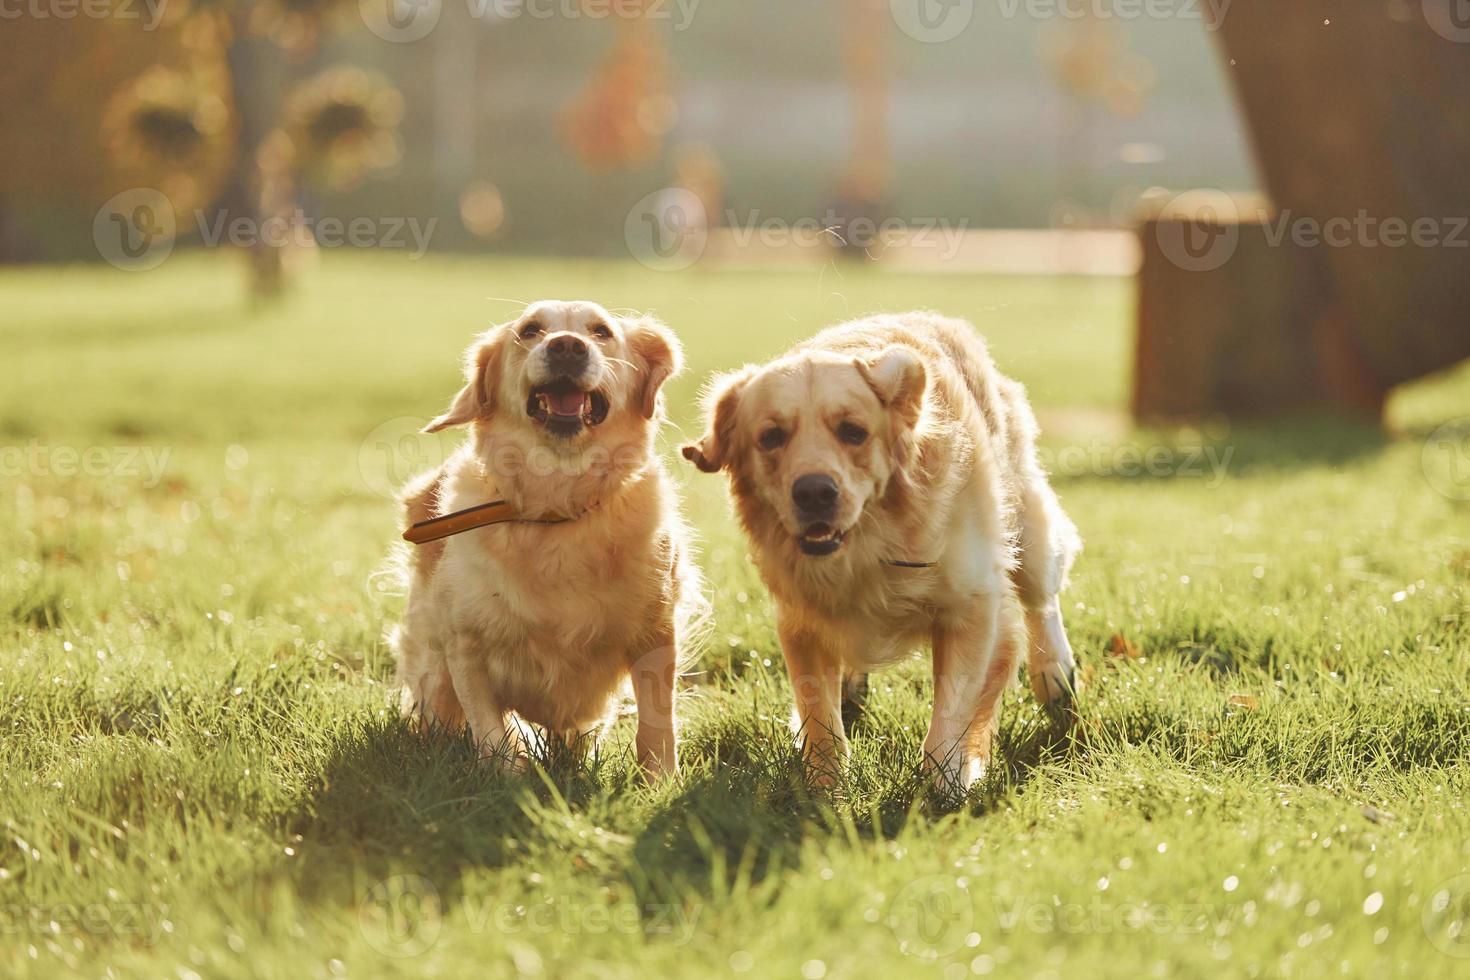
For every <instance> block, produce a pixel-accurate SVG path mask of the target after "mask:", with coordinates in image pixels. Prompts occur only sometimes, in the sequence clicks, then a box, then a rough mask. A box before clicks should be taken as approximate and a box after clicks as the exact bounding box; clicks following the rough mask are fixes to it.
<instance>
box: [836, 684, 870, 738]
mask: <svg viewBox="0 0 1470 980" xmlns="http://www.w3.org/2000/svg"><path fill="white" fill-rule="evenodd" d="M867 709H868V675H867V674H865V673H864V674H858V673H854V672H852V671H846V672H844V673H843V675H842V727H843V728H845V729H846V730H847V731H852V730H853V726H855V725H856V724H857V723H858V722H859V721H861V720H862V717H863V712H865V711H867Z"/></svg>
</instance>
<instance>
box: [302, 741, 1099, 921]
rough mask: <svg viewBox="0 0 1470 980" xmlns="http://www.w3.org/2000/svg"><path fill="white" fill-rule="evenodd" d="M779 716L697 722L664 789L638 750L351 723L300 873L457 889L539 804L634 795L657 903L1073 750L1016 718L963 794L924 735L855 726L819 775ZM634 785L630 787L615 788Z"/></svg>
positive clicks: (942, 806)
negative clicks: (851, 753) (520, 752)
mask: <svg viewBox="0 0 1470 980" xmlns="http://www.w3.org/2000/svg"><path fill="white" fill-rule="evenodd" d="M772 727H773V729H774V730H772V731H765V730H759V731H758V730H757V729H761V728H762V724H761V723H759V722H755V721H748V720H744V719H740V718H725V719H723V720H722V722H721V723H719V724H717V725H713V726H699V727H697V728H696V729H695V730H694V731H692V732H690V733H689V734H688V737H687V738H686V741H685V744H684V746H683V749H682V752H683V754H684V761H685V767H684V775H683V776H682V777H681V778H680V780H679V782H678V783H677V784H675V785H674V786H673V787H672V788H670V789H668V790H658V789H648V788H646V787H644V785H643V784H642V782H641V778H640V776H639V775H638V773H637V772H636V768H635V767H634V766H632V765H631V760H630V759H629V760H623V759H621V758H620V757H619V758H614V759H611V760H609V759H607V758H602V759H597V758H592V759H582V760H578V759H574V758H561V759H558V758H554V757H553V758H550V759H547V758H544V757H543V758H542V759H541V760H540V765H538V766H537V767H536V768H535V769H533V770H532V771H529V772H516V773H501V772H497V771H494V770H493V769H490V768H487V767H486V766H484V765H482V764H480V763H479V762H477V759H476V752H475V750H474V748H473V747H472V746H471V745H470V744H469V742H468V741H467V740H466V739H465V738H464V737H462V736H455V735H450V734H445V733H433V734H429V735H422V734H420V733H418V732H416V731H413V730H412V729H410V728H409V727H408V726H407V725H406V724H405V723H403V722H402V721H401V720H400V719H398V718H396V717H391V716H390V717H387V718H376V719H373V720H372V721H371V722H370V723H368V724H365V725H362V726H355V727H354V728H353V729H351V730H350V731H347V732H343V733H342V735H341V737H340V739H339V740H338V741H337V742H336V743H335V744H334V745H333V746H332V748H331V750H330V753H331V754H330V756H329V758H328V759H327V761H326V764H325V765H324V767H323V768H322V772H321V775H320V777H319V778H318V780H317V781H316V783H315V784H314V785H313V786H312V787H311V790H310V792H308V793H307V794H305V796H304V797H303V799H302V801H301V804H300V806H299V807H298V809H297V810H296V812H295V813H294V814H292V815H291V817H290V819H289V828H290V830H291V831H292V832H293V836H294V837H296V838H299V844H300V847H301V849H302V851H303V853H309V854H313V855H315V859H314V861H313V862H312V866H313V868H314V869H315V870H314V871H313V873H312V874H311V875H310V876H309V877H310V880H305V876H304V877H303V881H302V887H303V888H305V889H307V890H309V891H312V892H315V893H316V894H317V895H318V896H319V897H320V898H321V899H323V900H329V899H330V897H331V896H339V897H340V896H343V895H348V896H352V895H360V894H361V893H362V891H363V888H364V887H365V885H366V886H371V885H372V884H373V883H375V882H376V881H378V880H381V879H386V878H388V877H390V876H394V875H404V874H407V875H414V876H418V877H420V878H424V879H427V880H429V881H431V882H433V883H434V884H435V887H436V888H437V889H438V890H439V893H440V896H441V898H443V899H445V900H450V901H452V900H454V898H455V896H456V895H457V894H458V892H459V890H460V881H461V879H462V877H463V876H464V875H465V873H467V872H468V871H470V870H472V869H477V868H499V867H506V866H509V865H512V864H514V863H516V862H518V861H520V860H524V856H525V850H526V847H527V845H528V843H532V842H533V841H532V839H533V838H534V836H535V835H536V834H538V833H540V830H538V828H537V827H536V826H535V823H536V822H535V821H534V820H531V819H528V810H529V809H533V808H539V809H540V810H541V811H542V812H543V813H544V812H545V811H546V810H547V809H548V807H547V806H546V804H551V807H550V809H553V810H555V809H563V810H565V811H566V812H567V813H568V814H569V815H571V814H579V813H587V812H593V811H596V812H598V813H599V814H603V813H604V811H607V810H609V809H610V808H616V807H618V806H621V805H623V804H624V803H626V805H628V806H629V807H631V808H632V809H631V810H630V814H629V822H630V823H631V824H634V825H636V827H637V829H636V830H632V831H631V833H632V843H631V855H630V856H629V860H628V861H627V862H626V866H625V869H624V872H625V873H626V874H627V876H628V878H629V882H630V884H631V885H632V886H633V888H634V889H635V890H636V891H637V893H638V894H639V895H640V896H641V898H642V900H643V903H644V905H645V907H654V906H655V905H662V904H666V903H669V902H679V901H682V900H684V899H685V898H687V897H688V896H689V895H690V894H691V892H693V893H703V892H706V891H708V890H710V889H728V888H738V887H753V886H756V885H758V884H759V883H760V882H762V881H763V880H764V879H766V878H767V877H768V876H770V875H771V874H772V873H774V872H776V871H778V870H779V869H780V868H782V867H787V866H790V865H792V864H794V863H796V862H797V861H799V860H800V853H799V852H800V851H801V849H802V848H803V846H805V845H806V844H807V843H808V842H810V841H813V840H821V839H834V840H837V839H848V840H850V839H853V838H854V837H856V838H859V839H870V840H876V839H880V838H893V837H896V836H897V835H898V834H900V833H901V832H902V830H903V828H904V827H905V826H906V825H907V824H908V823H909V821H911V820H914V819H935V818H944V817H946V816H948V815H951V814H956V813H963V812H966V811H968V812H969V813H970V814H972V815H974V816H976V817H980V818H983V816H984V814H985V813H987V812H989V811H990V810H991V809H993V808H995V807H996V806H997V805H998V804H999V803H1000V802H1001V801H1003V800H1004V799H1005V798H1006V797H1007V796H1008V795H1009V794H1011V793H1015V792H1019V791H1022V788H1023V787H1024V785H1025V783H1026V781H1027V780H1028V779H1029V778H1030V775H1031V773H1032V772H1034V771H1035V770H1036V769H1037V768H1038V767H1040V766H1042V765H1045V764H1048V763H1050V762H1055V761H1057V760H1059V759H1061V758H1063V757H1065V755H1066V754H1067V753H1068V752H1069V751H1070V749H1069V748H1068V744H1069V743H1068V742H1067V739H1066V735H1065V733H1064V732H1062V731H1060V730H1059V729H1058V728H1057V726H1056V725H1055V724H1049V723H1048V722H1047V721H1046V719H1045V716H1041V715H1039V716H1037V718H1036V719H1028V720H1025V721H1021V722H1018V723H1013V724H1010V725H1008V726H1006V728H1004V729H1003V730H1002V733H1001V736H1000V740H999V742H998V744H997V762H996V766H995V767H994V768H993V770H992V773H991V775H990V776H989V777H988V778H987V779H986V781H985V782H984V784H982V786H980V787H978V788H977V789H976V790H974V791H972V792H971V793H970V794H969V795H968V797H955V796H953V795H950V794H945V793H942V792H940V791H937V790H936V789H935V788H934V787H933V785H932V780H931V779H930V777H929V775H928V774H927V773H925V772H923V771H922V769H921V767H920V765H919V758H918V754H917V746H911V745H908V744H907V741H908V740H905V741H904V742H902V743H900V742H899V741H898V740H895V739H892V738H891V737H888V736H886V735H885V734H883V733H882V731H881V729H879V730H866V731H865V730H864V728H863V727H861V726H860V727H859V728H858V729H857V731H856V732H855V735H854V738H855V741H856V744H857V747H858V751H857V752H856V754H855V763H856V764H855V765H854V767H853V771H852V772H850V773H849V774H848V775H846V776H844V777H841V778H839V779H837V780H836V781H835V785H834V786H833V787H827V788H817V787H814V786H813V785H812V784H811V783H810V782H809V780H808V778H807V775H806V773H805V771H804V768H803V765H802V762H801V758H800V756H799V754H798V753H797V751H796V750H795V748H794V747H793V745H792V741H791V735H790V732H789V731H788V730H785V729H784V727H783V726H779V725H777V726H772ZM615 743H616V740H615ZM624 749H626V745H620V744H615V745H614V747H613V749H612V750H611V751H612V752H614V753H618V752H621V751H622V750H624ZM625 794H631V799H629V800H620V797H623V796H624V795H625ZM638 794H646V795H642V796H640V795H638ZM638 810H644V811H645V812H644V813H641V814H640V813H637V811H638ZM599 819H601V816H600V817H599ZM332 869H338V870H337V871H334V870H332ZM343 875H346V876H348V877H347V878H345V879H344V877H343ZM364 875H366V876H367V878H370V879H372V880H371V881H368V880H366V879H364V877H363V876H364Z"/></svg>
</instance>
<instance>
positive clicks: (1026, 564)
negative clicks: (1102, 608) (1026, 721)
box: [1012, 463, 1082, 711]
mask: <svg viewBox="0 0 1470 980" xmlns="http://www.w3.org/2000/svg"><path fill="white" fill-rule="evenodd" d="M1028 470H1029V472H1027V473H1025V474H1024V475H1023V477H1022V481H1023V485H1022V488H1021V494H1020V515H1019V516H1020V523H1021V540H1020V545H1021V549H1020V551H1021V554H1020V562H1019V564H1018V565H1017V567H1016V570H1015V571H1014V572H1013V573H1012V580H1013V581H1014V582H1015V584H1016V593H1017V595H1019V596H1020V598H1021V604H1022V606H1024V607H1025V609H1026V630H1027V632H1028V633H1029V634H1030V643H1029V645H1028V650H1027V658H1026V666H1027V674H1028V676H1029V677H1030V679H1031V690H1032V691H1034V692H1035V694H1036V698H1037V700H1038V701H1040V702H1041V703H1042V704H1046V705H1055V706H1057V707H1060V708H1062V709H1063V710H1064V711H1070V707H1071V701H1072V696H1073V694H1074V692H1075V691H1076V684H1077V677H1076V672H1077V668H1076V662H1075V661H1074V659H1073V657H1072V645H1071V644H1070V643H1068V642H1067V630H1066V627H1065V626H1063V625H1062V603H1061V599H1060V598H1059V594H1060V592H1061V591H1062V587H1063V586H1064V585H1065V584H1066V581H1067V573H1068V572H1069V571H1070V570H1071V567H1072V561H1073V559H1075V558H1076V556H1077V552H1078V551H1079V550H1080V549H1081V547H1082V542H1081V539H1080V538H1078V536H1077V529H1076V528H1075V527H1074V526H1073V525H1072V522H1071V520H1070V519H1068V517H1067V515H1066V514H1065V513H1064V512H1063V511H1062V505H1061V504H1060V503H1059V502H1058V501H1057V497H1056V494H1055V493H1054V492H1053V491H1052V488H1051V484H1049V483H1048V482H1047V481H1046V475H1045V474H1044V473H1043V472H1042V471H1041V469H1040V467H1039V466H1036V465H1035V464H1034V463H1033V464H1032V465H1031V466H1030V467H1028Z"/></svg>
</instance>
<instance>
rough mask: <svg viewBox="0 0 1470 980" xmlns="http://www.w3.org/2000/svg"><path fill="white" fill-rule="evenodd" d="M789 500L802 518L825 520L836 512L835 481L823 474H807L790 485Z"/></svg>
mask: <svg viewBox="0 0 1470 980" xmlns="http://www.w3.org/2000/svg"><path fill="white" fill-rule="evenodd" d="M791 499H792V500H793V501H795V502H796V511H797V513H798V514H800V515H801V516H802V517H805V518H807V519H809V520H814V521H819V520H826V519H828V518H830V517H831V516H832V515H833V514H834V513H836V511H837V481H836V480H833V479H832V478H831V477H830V476H827V475H826V474H825V473H809V474H807V475H806V476H803V477H800V478H799V479H797V481H796V482H795V483H793V484H792V485H791Z"/></svg>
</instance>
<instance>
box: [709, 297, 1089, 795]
mask: <svg viewBox="0 0 1470 980" xmlns="http://www.w3.org/2000/svg"><path fill="white" fill-rule="evenodd" d="M707 402H708V404H707V408H706V411H707V416H708V430H707V431H706V433H705V434H704V435H703V437H701V438H700V439H699V441H698V442H695V443H693V444H691V445H688V446H685V447H684V450H683V451H684V455H685V457H686V458H688V459H689V460H690V461H692V462H693V463H694V464H695V465H696V466H698V467H699V469H701V470H703V471H704V472H706V473H716V472H719V471H721V470H723V471H724V472H725V473H726V474H727V475H728V477H729V481H730V489H731V493H732V496H733V497H734V501H735V507H736V511H737V514H738V517H739V519H740V522H741V524H742V525H743V526H744V528H745V531H746V533H747V534H748V535H749V537H750V540H751V543H752V544H753V546H754V547H753V548H752V551H753V552H754V556H755V560H756V563H757V565H758V567H759V569H760V572H761V576H762V578H763V579H764V580H765V582H766V586H767V587H768V588H769V589H770V591H771V594H772V596H773V597H774V598H775V601H776V606H777V629H778V633H779V635H780V639H781V647H782V651H783V653H784V654H785V659H786V666H787V670H788V672H789V673H790V676H791V682H792V689H793V695H794V698H795V702H796V712H795V719H794V721H793V724H794V725H795V726H796V728H797V734H798V738H799V739H800V740H801V743H802V746H803V753H804V757H805V758H806V760H807V764H808V767H809V769H810V770H811V771H812V773H813V775H814V776H815V777H816V778H817V781H818V782H821V783H830V782H831V781H832V779H833V776H834V775H835V772H834V770H835V769H836V767H838V766H840V765H841V764H842V763H843V762H844V761H845V759H846V756H847V751H848V748H847V737H846V734H845V732H844V728H843V720H842V708H843V704H842V699H843V689H844V684H847V685H849V687H851V686H852V685H853V684H855V683H856V684H860V683H862V682H864V681H865V675H866V672H867V671H869V670H871V669H872V668H875V667H880V666H883V665H885V664H888V663H892V662H893V661H895V660H898V659H900V658H902V657H903V656H905V655H906V654H907V653H908V652H909V651H910V650H911V649H913V648H914V646H916V645H918V644H919V643H921V642H924V641H927V642H928V643H929V644H931V645H932V648H933V673H934V711H933V716H932V719H931V723H930V726H929V731H928V734H927V735H926V736H925V738H924V745H923V749H924V760H925V765H926V766H927V767H930V768H931V769H932V770H933V771H934V777H935V780H936V783H938V784H939V785H940V786H941V787H944V788H947V789H956V788H958V789H963V790H967V789H968V788H969V787H970V786H971V785H972V784H973V783H975V781H976V780H978V779H980V778H981V777H982V776H983V775H984V772H985V767H986V765H987V763H988V762H989V758H990V750H991V740H992V735H993V732H994V730H995V726H996V720H997V708H998V706H999V702H1000V698H1001V695H1002V693H1003V691H1004V689H1005V687H1006V685H1007V684H1008V682H1009V681H1010V679H1011V678H1013V677H1014V676H1015V672H1016V661H1017V658H1018V651H1019V648H1020V644H1021V643H1022V642H1025V641H1024V639H1023V636H1022V634H1023V628H1024V632H1025V633H1029V637H1030V648H1029V667H1030V677H1031V684H1032V687H1033V689H1034V690H1035V692H1036V695H1037V696H1038V697H1039V698H1040V699H1041V700H1042V701H1043V702H1047V703H1051V702H1060V703H1063V704H1065V703H1067V701H1068V699H1070V696H1071V692H1072V687H1073V659H1072V650H1071V647H1070V645H1069V644H1068V642H1067V634H1066V630H1065V629H1064V627H1063V625H1062V610H1061V603H1060V600H1059V598H1058V595H1059V593H1060V592H1061V590H1062V588H1063V587H1064V585H1065V583H1066V578H1067V574H1068V571H1069V569H1070V567H1071V564H1072V561H1073V558H1074V557H1075V555H1076V554H1077V552H1078V551H1079V550H1080V547H1081V542H1080V539H1079V538H1078V536H1077V532H1076V529H1075V528H1074V527H1073V525H1072V522H1071V521H1070V520H1069V519H1068V518H1067V516H1066V514H1065V513H1063V511H1062V508H1061V505H1060V504H1059V503H1058V501H1057V497H1056V494H1055V493H1054V492H1053V491H1052V488H1051V485H1050V484H1049V483H1048V482H1047V477H1046V473H1045V472H1044V471H1043V469H1042V467H1041V465H1040V463H1039V462H1038V460H1037V456H1036V446H1035V440H1036V432H1037V427H1036V420H1035V417H1034V415H1033V414H1032V411H1031V407H1030V405H1029V404H1028V402H1027V400H1026V393H1025V389H1024V388H1023V387H1022V386H1021V385H1020V384H1018V383H1017V382H1015V381H1012V380H1010V379H1008V378H1006V377H1004V376H1003V375H1002V374H1001V373H1000V372H999V371H998V370H997V369H996V367H995V364H994V363H993V362H992V360H991V358H990V355H989V353H988V352H987V351H986V348H985V345H984V343H983V342H982V341H981V340H980V338H979V337H978V336H977V335H976V333H975V331H974V329H973V328H972V327H971V326H970V324H968V323H966V322H964V321H961V320H952V319H947V318H945V317H942V316H939V315H938V314H935V313H923V312H920V313H905V314H901V315H891V316H890V315H884V316H874V317H871V318H868V319H864V320H858V321H855V322H852V323H847V324H842V325H840V326H835V327H831V328H829V329H827V330H825V331H823V332H822V333H820V334H818V335H817V336H816V337H815V338H813V339H812V340H810V341H807V342H806V343H803V344H801V345H799V346H797V347H796V348H794V349H793V350H792V351H790V352H789V353H787V354H786V355H785V356H783V357H781V358H779V359H777V360H775V361H772V362H771V363H769V364H766V365H764V366H761V367H755V366H747V367H745V368H743V369H741V370H738V371H735V372H733V373H731V374H728V375H725V376H723V377H722V378H718V379H716V381H715V382H714V384H713V385H712V386H711V389H710V392H709V395H708V399H707Z"/></svg>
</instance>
